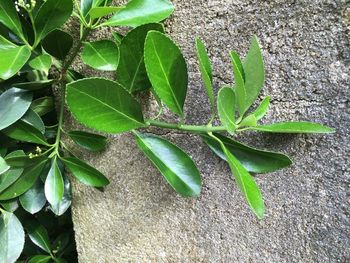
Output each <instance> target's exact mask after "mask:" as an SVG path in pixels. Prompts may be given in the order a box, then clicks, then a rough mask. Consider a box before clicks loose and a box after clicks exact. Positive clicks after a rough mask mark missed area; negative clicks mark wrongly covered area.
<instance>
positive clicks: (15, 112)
mask: <svg viewBox="0 0 350 263" xmlns="http://www.w3.org/2000/svg"><path fill="white" fill-rule="evenodd" d="M32 96H33V95H32V94H31V93H30V92H27V91H24V90H20V89H17V88H11V89H9V90H7V91H5V92H4V93H2V94H1V95H0V130H2V129H4V128H6V127H8V126H10V125H11V124H13V123H15V122H16V121H18V120H19V119H20V118H21V117H22V116H23V115H24V114H25V113H26V111H27V110H28V108H29V106H30V103H31V102H32Z"/></svg>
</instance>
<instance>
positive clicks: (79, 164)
mask: <svg viewBox="0 0 350 263" xmlns="http://www.w3.org/2000/svg"><path fill="white" fill-rule="evenodd" d="M61 160H62V162H63V163H64V164H65V166H66V167H67V168H68V170H69V171H70V172H71V173H72V175H73V176H74V177H75V178H77V179H78V180H79V181H80V182H82V183H83V184H86V185H89V186H94V187H103V186H106V185H108V184H109V180H108V179H107V178H106V177H105V176H104V175H103V174H102V173H101V172H99V171H98V170H96V169H95V168H93V167H91V166H90V165H88V164H86V163H85V162H83V161H82V160H79V159H78V158H75V157H67V158H62V159H61Z"/></svg>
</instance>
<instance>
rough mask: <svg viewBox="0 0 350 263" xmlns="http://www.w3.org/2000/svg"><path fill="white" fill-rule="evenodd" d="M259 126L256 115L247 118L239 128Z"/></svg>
mask: <svg viewBox="0 0 350 263" xmlns="http://www.w3.org/2000/svg"><path fill="white" fill-rule="evenodd" d="M256 125H257V119H256V117H255V115H254V114H251V115H248V116H247V117H245V118H244V119H243V120H242V121H241V122H240V124H239V127H254V126H256Z"/></svg>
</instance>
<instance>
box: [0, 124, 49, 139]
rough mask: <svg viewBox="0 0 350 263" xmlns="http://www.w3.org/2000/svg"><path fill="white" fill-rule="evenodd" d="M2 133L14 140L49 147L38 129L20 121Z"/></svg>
mask: <svg viewBox="0 0 350 263" xmlns="http://www.w3.org/2000/svg"><path fill="white" fill-rule="evenodd" d="M2 132H3V133H4V134H5V135H6V136H8V137H10V138H12V139H14V140H19V141H22V142H30V143H35V144H42V145H49V144H48V143H47V141H46V139H45V137H44V135H43V134H42V133H41V132H40V131H39V130H38V129H36V128H35V127H34V126H32V125H30V124H28V123H26V122H24V121H22V120H19V121H17V122H16V123H14V124H12V125H11V126H9V127H7V128H6V129H3V130H2Z"/></svg>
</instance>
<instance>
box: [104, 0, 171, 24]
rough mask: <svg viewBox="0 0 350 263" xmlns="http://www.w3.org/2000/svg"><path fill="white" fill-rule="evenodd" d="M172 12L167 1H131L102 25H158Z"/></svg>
mask: <svg viewBox="0 0 350 263" xmlns="http://www.w3.org/2000/svg"><path fill="white" fill-rule="evenodd" d="M173 11H174V6H173V5H172V4H171V2H170V1H168V0H131V1H130V2H128V3H127V4H126V6H125V8H124V9H123V10H121V11H119V12H118V13H116V14H115V15H114V16H112V17H111V18H110V19H109V20H107V22H105V23H103V25H108V26H132V27H137V26H140V25H144V24H149V23H158V22H160V21H162V20H164V19H165V18H167V17H168V16H170V15H171V13H172V12H173Z"/></svg>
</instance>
